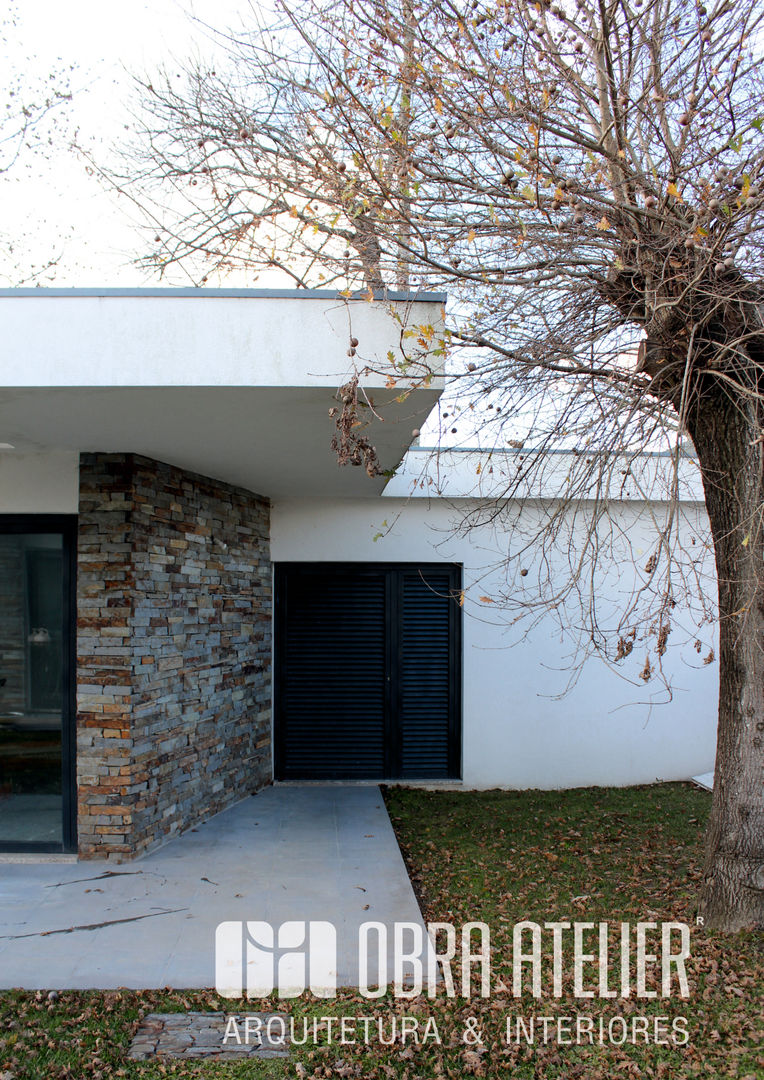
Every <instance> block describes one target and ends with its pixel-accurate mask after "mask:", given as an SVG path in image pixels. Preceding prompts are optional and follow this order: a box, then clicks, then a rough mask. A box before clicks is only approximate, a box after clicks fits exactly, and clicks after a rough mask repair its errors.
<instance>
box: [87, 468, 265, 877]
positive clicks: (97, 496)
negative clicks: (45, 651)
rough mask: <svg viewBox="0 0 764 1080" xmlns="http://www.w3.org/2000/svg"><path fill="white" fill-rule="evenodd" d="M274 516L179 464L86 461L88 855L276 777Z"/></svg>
mask: <svg viewBox="0 0 764 1080" xmlns="http://www.w3.org/2000/svg"><path fill="white" fill-rule="evenodd" d="M268 515H269V507H268V503H267V501H266V500H264V499H262V498H260V497H259V496H257V495H253V494H252V493H251V492H248V491H244V490H243V489H239V488H234V487H231V486H229V485H227V484H223V483H220V482H218V481H214V480H210V479H209V478H207V477H203V476H198V475H194V474H191V473H188V472H185V471H183V470H181V469H178V468H175V467H173V466H170V465H165V464H162V463H160V462H156V461H152V460H149V459H147V458H143V457H139V456H137V455H132V454H83V455H82V457H81V459H80V517H79V552H78V584H77V594H78V596H77V611H78V620H77V642H78V644H77V651H78V671H77V682H78V687H77V689H78V698H77V701H78V709H77V732H78V734H77V774H78V823H77V824H78V836H79V850H80V855H81V856H83V857H109V858H113V859H121V858H129V857H132V856H135V855H137V854H139V853H141V852H144V851H146V850H148V849H150V848H153V847H155V846H157V845H158V844H160V843H162V842H164V841H165V840H167V839H168V838H169V837H171V836H173V835H174V834H176V833H178V832H180V831H182V830H184V829H186V828H188V827H190V826H191V825H193V824H195V823H197V822H199V821H201V820H203V819H204V818H206V817H209V816H210V815H211V814H213V813H216V812H217V811H219V810H221V809H223V808H224V807H225V806H227V805H229V804H230V803H232V802H235V801H237V800H239V799H241V798H243V797H244V796H246V795H248V794H251V793H253V792H254V791H256V790H258V789H259V788H260V787H262V786H263V784H265V783H267V782H268V780H269V779H270V778H271V748H270V731H271V713H270V698H271V686H270V675H271V672H270V664H271V632H270V627H271V567H270V559H269V545H268V534H269V520H268Z"/></svg>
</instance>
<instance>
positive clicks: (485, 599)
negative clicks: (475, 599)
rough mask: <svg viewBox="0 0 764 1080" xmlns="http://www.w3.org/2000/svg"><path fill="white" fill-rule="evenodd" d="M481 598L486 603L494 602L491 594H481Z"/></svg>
mask: <svg viewBox="0 0 764 1080" xmlns="http://www.w3.org/2000/svg"><path fill="white" fill-rule="evenodd" d="M480 600H482V602H483V603H484V604H492V603H493V600H492V599H491V597H490V596H481V597H480Z"/></svg>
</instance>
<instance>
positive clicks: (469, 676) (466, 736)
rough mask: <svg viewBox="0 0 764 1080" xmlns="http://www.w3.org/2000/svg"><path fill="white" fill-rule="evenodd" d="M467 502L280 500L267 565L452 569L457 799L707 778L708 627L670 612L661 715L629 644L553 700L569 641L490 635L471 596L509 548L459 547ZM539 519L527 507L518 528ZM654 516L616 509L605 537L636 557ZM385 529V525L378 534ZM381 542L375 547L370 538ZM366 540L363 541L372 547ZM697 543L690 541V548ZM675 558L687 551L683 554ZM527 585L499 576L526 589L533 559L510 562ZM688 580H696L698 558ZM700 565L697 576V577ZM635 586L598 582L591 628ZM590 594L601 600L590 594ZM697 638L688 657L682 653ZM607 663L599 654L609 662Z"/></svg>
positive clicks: (494, 588)
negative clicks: (455, 585)
mask: <svg viewBox="0 0 764 1080" xmlns="http://www.w3.org/2000/svg"><path fill="white" fill-rule="evenodd" d="M469 505H470V503H469V502H468V501H467V500H464V501H463V502H461V503H459V504H458V506H457V504H453V503H452V504H449V503H447V502H446V501H445V500H427V499H416V500H412V501H408V502H407V501H405V500H400V499H395V498H385V499H353V500H347V499H345V500H342V499H337V500H325V499H320V500H319V499H286V500H277V501H276V502H275V503H274V504H273V507H272V516H271V544H272V558H273V560H274V562H278V561H329V562H331V561H342V560H347V561H350V562H374V561H390V562H395V561H401V562H415V561H422V562H425V561H426V562H437V561H441V560H442V561H446V562H457V563H462V564H463V566H464V586H465V590H466V591H465V604H464V620H463V687H464V691H463V730H462V738H463V747H462V750H463V773H462V775H463V783H464V785H465V786H466V787H471V788H491V787H506V788H530V787H538V788H557V787H577V786H584V785H590V784H593V785H607V784H624V785H625V784H635V783H649V782H652V781H655V780H673V779H685V778H687V777H689V776H692V775H697V774H698V773H702V772H705V771H707V770H708V769H710V768H712V767H713V760H714V747H715V732H716V697H717V689H718V682H717V679H718V675H717V666H716V663H710V664H704V663H703V657H704V656H705V655H707V653H708V648H709V647H710V646H712V645H713V646H714V647H715V636H714V632H713V629H712V628H711V626H710V625H709V626H706V627H705V628H704V629H702V630H701V631H700V632H698V633H696V632H694V630H693V626H692V623H691V619H690V617H689V613H688V612H685V611H683V610H682V607H681V605H680V606H679V607H678V608H677V609H676V611H675V612H672V623H673V625H674V627H675V629H674V631H673V632H672V635H671V638H670V640H673V641H674V642H681V641H683V640H684V641H685V644H683V645H682V644H678V645H675V646H674V647H673V648H669V650H668V652H667V654H666V656H665V657H664V662H665V666H666V671H667V674H669V676H670V680H671V683H672V686H673V696H672V699H671V700H670V701H669V702H668V703H667V704H659V702H662V701H665V700H666V697H667V694H666V692H665V690H664V688H663V686H662V685H661V684H660V683H659V682H658V681H657V680H652V681H651V682H650V683H648V684H644V683H643V682H642V681H641V680H640V679H639V677H638V676H639V672H640V670H641V668H642V665H643V664H644V659H645V652H646V650H645V648H644V646H642V645H640V643H639V642H638V644H637V646H636V647H635V649H634V652H633V654H632V655H631V656H630V657H629V658H628V659H627V661H626V662H624V663H623V664H622V666H621V668H620V669H619V670H622V671H623V672H624V673H625V674H627V675H628V676H629V677H630V680H631V681H626V680H625V679H624V678H622V677H621V676H620V675H619V674H617V673H616V672H614V671H613V670H611V669H610V668H609V667H608V666H607V665H606V664H605V663H604V662H603V661H602V660H600V659H598V658H594V657H593V658H590V659H589V660H587V662H586V664H585V666H584V668H583V669H582V672H581V675H580V678H579V679H578V681H577V683H576V684H575V686H574V687H573V688H572V689H571V690H570V691H569V692H568V694H567V695H565V696H564V697H562V698H561V699H557V698H556V695H557V694H559V693H560V692H561V691H562V690H564V689H565V686H566V683H567V681H568V678H569V675H570V671H569V669H567V657H568V655H569V653H570V651H571V644H572V643H571V640H570V639H569V638H566V636H565V635H564V634H562V633H561V631H560V626H559V622H558V621H557V620H556V619H555V617H554V616H553V615H546V616H544V617H543V618H542V620H541V622H540V623H539V624H538V625H537V626H536V627H535V628H534V629H533V630H531V631H530V632H529V633H528V634H527V636H523V633H522V632H521V630H520V629H519V628H518V627H507V626H506V625H502V617H501V615H500V613H498V612H497V610H496V607H495V606H492V605H489V604H487V603H485V602H483V601H481V600H480V599H479V598H480V597H482V596H489V597H490V596H493V597H499V596H500V594H501V591H502V588H506V577H505V576H504V575H503V573H502V571H501V569H500V566H499V564H500V563H501V562H502V560H503V556H505V555H506V552H507V548H508V546H509V547H510V549H511V545H512V538H510V537H509V536H508V535H507V534H506V533H504V532H502V529H501V528H497V529H494V530H491V529H490V528H488V529H485V528H484V529H481V530H480V531H479V532H473V533H471V534H469V535H466V536H457V535H455V534H454V533H453V531H452V526H453V523H454V522H455V521H456V520H457V519H458V518H459V516H460V513H459V509H460V508H461V509H463V508H465V507H468V506H469ZM539 508H542V509H543V504H535V505H534V504H528V505H527V507H526V509H525V510H524V513H525V514H526V517H527V516H528V515H531V516H532V515H533V514H535V513H538V512H539ZM660 509H661V508H660V507H659V506H656V505H652V506H647V507H641V506H640V505H639V504H629V505H626V506H622V507H620V508H619V509H618V515H617V516H618V517H619V521H618V526H619V527H618V536H619V537H625V538H626V539H627V541H628V543H629V544H630V545H631V546H632V549H633V552H634V554H635V555H636V556H637V558H638V559H641V557H642V554H644V556H645V558H647V557H648V554H647V553H648V552H649V551H650V550H651V546H650V545H651V540H652V536H653V534H652V532H651V527H652V526H651V521H650V517H651V514H653V515H654V514H658V515H659V514H660ZM685 511H686V515H687V523H686V532H687V533H688V534H689V532H690V531H692V529H693V527H694V526H698V527H699V530H700V532H702V525H703V511H702V508H700V507H698V506H696V505H689V506H688V507H686V508H685ZM385 522H386V524H385ZM380 533H382V534H383V535H381V536H380V535H379V534H380ZM375 536H377V539H376V540H375V539H374V537H375ZM698 542H699V541H698ZM688 550H690V551H693V552H694V551H695V550H698V551H700V548H698V547H697V544H696V546H694V547H690V546H689V543H688ZM520 561H522V562H523V567H522V568H528V567H530V569H529V573H528V575H527V576H525V577H521V576H519V575H518V573H517V571H518V570H519V569H520V567H519V566H515V567H514V570H513V574H514V577H513V580H512V581H511V582H510V588H512V589H513V590H521V589H524V588H529V587H530V586H529V583H530V582H533V580H534V576H536V577H537V569H538V567H536V566H534V565H533V559H532V558H529V557H527V556H526V557H524V558H523V559H522V560H520ZM697 563H698V565H697V566H696V567H695V569H696V570H700V572H701V574H702V575H703V574H705V586H706V587H707V588H708V589H709V590H710V591H712V590H713V580H712V578H710V577H709V576H708V569H709V565H710V564H709V562H708V553H707V552H706V553H704V554H702V555H700V556H699V557H698V560H697ZM701 564H704V565H701ZM635 580H637V571H635V569H634V567H633V565H632V564H631V563H628V564H627V563H624V562H623V561H622V560H621V559H618V558H617V559H616V564H615V565H614V566H612V567H611V568H610V571H609V572H605V571H603V576H602V578H600V580H599V584H598V591H599V592H600V593H601V597H602V598H604V600H605V602H604V603H603V608H602V620H603V624H604V623H607V622H608V619H609V616H610V614H611V612H610V611H609V610H608V604H607V602H606V601H607V597H608V596H612V597H616V596H617V595H618V594H621V595H626V594H628V593H629V591H630V589H631V587H632V585H633V583H634V582H635ZM600 587H601V588H600ZM696 638H700V640H701V642H702V646H703V649H702V652H701V653H700V654H699V653H698V652H696V650H695V648H694V641H695V640H696ZM611 655H612V653H611Z"/></svg>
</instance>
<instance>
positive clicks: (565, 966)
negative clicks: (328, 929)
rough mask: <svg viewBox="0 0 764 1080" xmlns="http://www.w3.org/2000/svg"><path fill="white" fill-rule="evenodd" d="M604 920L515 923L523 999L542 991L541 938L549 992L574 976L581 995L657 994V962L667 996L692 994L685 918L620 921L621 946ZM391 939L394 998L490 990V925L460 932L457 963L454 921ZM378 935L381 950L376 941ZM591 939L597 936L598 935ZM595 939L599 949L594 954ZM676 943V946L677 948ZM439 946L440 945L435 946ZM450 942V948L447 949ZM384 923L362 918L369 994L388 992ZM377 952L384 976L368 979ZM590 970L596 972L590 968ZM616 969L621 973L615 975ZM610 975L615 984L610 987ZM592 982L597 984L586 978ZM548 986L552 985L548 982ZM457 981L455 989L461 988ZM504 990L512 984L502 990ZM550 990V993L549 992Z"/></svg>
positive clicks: (515, 980)
mask: <svg viewBox="0 0 764 1080" xmlns="http://www.w3.org/2000/svg"><path fill="white" fill-rule="evenodd" d="M611 925H612V924H610V923H607V922H599V923H594V922H565V921H559V922H545V923H544V924H543V927H542V925H541V924H539V923H536V922H520V923H516V924H515V926H514V929H513V933H512V994H513V995H514V996H515V997H520V996H521V995H522V994H523V991H524V990H530V992H531V993H532V995H533V997H536V998H539V997H541V996H542V967H544V966H546V967H547V968H548V966H549V964H548V960H547V961H546V965H545V964H544V962H543V960H542V940H544V944H545V945H546V951H547V954H548V952H549V948H550V946H551V973H550V974H551V991H552V996H553V997H562V994H563V980H564V978H565V977H566V976H568V977H570V976H571V975H572V980H573V996H574V997H576V998H594V997H599V998H615V997H620V998H628V997H637V998H654V997H657V996H658V991H657V990H656V989H652V988H650V987H648V985H647V984H648V982H649V981H652V980H651V979H650V978H649V977H650V975H651V973H652V971H653V969H655V970H656V974H657V968H658V966H660V987H661V989H660V996H661V997H670V996H671V994H672V988H673V986H674V983H675V982H676V984H678V990H679V995H680V996H681V997H683V998H686V997H689V986H688V982H687V971H686V967H685V961H686V960H687V959H688V958H689V956H690V928H689V926H688V925H687V923H684V922H662V923H657V922H638V923H636V924H635V925H634V926H633V927H632V924H631V923H628V922H622V923H620V924H615V925H614V928H615V927H617V929H618V932H617V938H618V943H617V944H615V943H613V942H611V940H610V939H611V936H615V934H614V933H612V934H611ZM394 933H395V941H394V958H395V959H394V975H393V983H394V992H395V994H396V996H397V997H404V998H408V997H412V998H413V997H418V996H419V995H420V994H421V993H422V992H423V990H425V989H426V992H427V995H428V997H435V996H436V994H437V993H438V991H439V989H441V990H442V992H445V994H446V995H447V996H448V997H456V995H457V993H461V996H462V997H464V998H469V997H471V996H472V994H473V983H476V988H477V992H478V994H479V996H480V997H488V996H489V995H490V993H491V990H492V987H491V931H490V928H489V926H488V924H487V923H483V922H470V923H465V924H464V925H463V927H462V929H461V957H460V960H459V961H456V951H457V950H456V944H457V932H456V927H455V926H454V925H453V924H452V923H428V924H427V938H426V939H424V940H423V936H424V935H423V934H422V928H421V926H420V925H417V924H416V923H396V924H395V930H394ZM373 936H376V942H375V945H376V949H373V948H372V943H371V939H372V937H373ZM593 939H594V940H593ZM595 942H596V952H595V951H594V948H595ZM674 943H675V944H676V945H677V946H678V947H677V948H676V950H673V949H672V945H673V944H674ZM439 945H440V946H441V948H440V949H439V948H438V946H439ZM443 945H445V948H442V946H443ZM386 947H387V927H386V926H385V925H384V924H383V923H371V922H370V923H364V924H363V925H362V926H361V928H360V935H359V952H360V965H359V966H360V971H361V986H360V987H359V989H360V993H361V994H362V996H363V997H365V998H370V999H373V998H380V997H383V996H384V995H385V994H386V993H387V989H388V987H387V979H386V955H385V954H386V951H387V948H386ZM373 952H376V954H377V958H378V960H379V968H378V975H379V981H378V983H377V984H376V985H375V986H372V985H369V984H368V982H366V979H367V978H368V975H367V972H368V970H369V962H368V961H369V959H370V956H371V954H372V953H373ZM592 969H593V970H592ZM614 972H617V975H614V974H613V973H614ZM611 978H613V980H614V982H615V983H616V984H617V988H616V986H611V985H610V980H611ZM591 981H594V982H595V983H596V989H594V988H593V987H592V986H591V985H589V986H587V985H585V984H586V983H590V982H591ZM547 985H548V982H547ZM457 986H458V989H457ZM503 989H504V991H505V992H506V991H507V990H508V989H509V988H508V987H505V988H503ZM548 993H549V992H548V990H547V991H546V994H547V996H548Z"/></svg>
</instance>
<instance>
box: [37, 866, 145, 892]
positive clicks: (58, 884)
mask: <svg viewBox="0 0 764 1080" xmlns="http://www.w3.org/2000/svg"><path fill="white" fill-rule="evenodd" d="M145 873H146V871H145V870H105V871H104V873H103V874H96V876H95V877H78V878H74V879H73V880H72V881H54V882H53V883H52V884H51V885H46V886H45V888H46V889H61V888H63V887H64V885H79V884H80V883H81V882H83V881H103V879H104V878H112V877H131V876H132V875H135V874H145ZM154 876H156V875H154Z"/></svg>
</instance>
